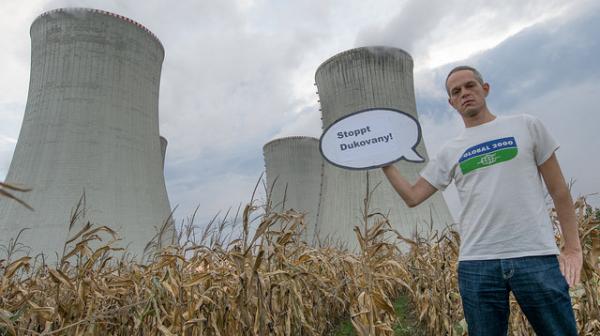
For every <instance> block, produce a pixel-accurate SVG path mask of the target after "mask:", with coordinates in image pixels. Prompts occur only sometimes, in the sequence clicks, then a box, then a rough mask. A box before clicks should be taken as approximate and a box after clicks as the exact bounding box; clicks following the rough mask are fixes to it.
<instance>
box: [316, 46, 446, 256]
mask: <svg viewBox="0 0 600 336" xmlns="http://www.w3.org/2000/svg"><path fill="white" fill-rule="evenodd" d="M412 68H413V61H412V58H411V56H410V55H409V54H407V53H406V52H404V51H403V50H400V49H395V48H387V47H371V48H357V49H352V50H348V51H345V52H342V53H340V54H338V55H335V56H333V57H332V58H330V59H328V60H327V61H325V62H324V63H323V64H321V66H319V68H318V69H317V71H316V75H315V80H316V85H317V88H318V94H319V98H320V102H321V111H322V120H323V129H327V127H329V125H331V124H332V123H333V122H335V121H336V120H337V119H339V118H341V117H344V116H346V115H348V114H351V113H353V112H357V111H360V110H364V109H368V108H391V109H396V110H401V111H403V112H406V113H408V114H410V115H411V116H413V117H415V118H416V119H417V120H418V115H417V111H416V105H415V95H414V88H413V74H412ZM416 150H417V152H418V153H419V154H420V155H421V156H422V157H424V158H425V159H426V160H427V161H428V156H427V151H426V149H425V144H424V143H423V140H422V139H421V141H420V143H419V144H418V145H417V147H416ZM395 166H396V167H398V169H399V170H400V171H401V172H402V174H403V175H404V176H405V177H406V178H407V179H408V180H409V181H410V182H411V183H414V182H416V180H417V178H418V173H419V172H420V171H421V169H423V168H424V166H425V163H413V162H407V161H403V160H401V161H399V162H397V163H395ZM367 179H368V180H369V182H368V183H369V186H370V188H371V189H373V188H374V187H375V186H376V185H377V188H376V189H375V192H373V194H372V198H371V210H372V211H378V212H381V213H383V214H388V213H389V216H388V218H389V219H390V222H391V224H392V226H393V227H394V228H395V229H397V230H398V231H399V232H400V233H401V234H402V235H404V236H406V237H411V236H414V234H415V232H428V231H429V227H430V224H432V225H433V228H434V229H435V228H443V227H445V226H446V225H447V224H448V225H449V224H451V223H453V219H452V216H451V214H450V212H449V210H448V207H447V205H446V203H445V201H444V199H443V197H442V195H441V193H436V194H434V196H433V197H431V198H430V199H429V200H427V201H426V202H424V203H422V204H421V205H419V206H417V207H415V208H412V209H411V208H408V207H407V206H406V205H405V204H404V202H403V201H402V199H401V198H400V196H398V194H397V193H396V191H395V190H394V189H393V187H392V186H391V185H390V183H389V182H388V181H387V179H386V177H385V175H384V174H383V172H382V171H381V169H374V170H369V171H350V170H345V169H341V168H338V167H335V166H333V165H331V164H330V163H328V162H325V163H324V166H323V181H322V184H321V196H320V197H321V198H320V210H319V218H318V220H317V231H318V234H319V237H321V239H324V238H325V237H329V238H331V239H333V240H338V241H340V242H343V243H346V244H348V247H349V248H351V249H352V248H355V247H356V246H358V245H357V244H358V242H357V239H356V235H355V233H354V232H353V227H354V226H356V225H358V226H361V225H362V224H361V223H362V222H361V220H362V213H361V209H363V208H364V205H363V200H364V198H365V195H366V191H367Z"/></svg>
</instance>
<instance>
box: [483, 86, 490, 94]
mask: <svg viewBox="0 0 600 336" xmlns="http://www.w3.org/2000/svg"><path fill="white" fill-rule="evenodd" d="M482 87H483V91H484V92H485V96H486V97H487V95H488V94H489V93H490V84H489V83H483V85H482Z"/></svg>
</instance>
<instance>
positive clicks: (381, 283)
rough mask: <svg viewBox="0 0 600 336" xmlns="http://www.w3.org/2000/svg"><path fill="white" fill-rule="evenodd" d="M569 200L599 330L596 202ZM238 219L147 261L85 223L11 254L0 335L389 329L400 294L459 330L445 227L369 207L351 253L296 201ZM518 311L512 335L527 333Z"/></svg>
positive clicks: (3, 265) (587, 323) (5, 263)
mask: <svg viewBox="0 0 600 336" xmlns="http://www.w3.org/2000/svg"><path fill="white" fill-rule="evenodd" d="M367 203H368V202H367V201H366V200H365V205H368V204H367ZM576 208H577V216H578V221H579V230H580V237H581V242H582V245H583V250H584V269H583V274H582V278H583V281H582V283H581V284H579V285H578V286H577V287H575V288H574V289H572V290H571V296H572V298H573V304H574V308H575V312H576V317H577V322H578V328H579V330H580V335H599V334H600V309H598V307H599V306H600V271H599V260H600V259H599V258H600V221H599V220H598V219H599V216H598V213H599V211H598V210H597V209H596V210H594V209H592V208H591V207H589V206H588V205H587V204H586V203H585V201H584V200H583V199H580V200H578V201H577V202H576ZM365 209H368V206H365ZM259 210H261V211H260V213H261V214H260V215H259V216H255V215H256V214H257V213H258V212H259ZM551 215H552V214H551ZM236 217H237V216H236ZM239 217H240V218H239V220H237V221H236V220H234V221H232V222H241V224H240V225H241V227H240V229H239V232H241V233H240V235H239V238H237V239H233V240H232V239H225V238H226V237H224V235H223V232H224V230H223V229H224V226H225V225H227V221H226V220H223V221H222V222H212V223H211V225H210V226H208V227H207V228H206V229H205V230H204V232H203V234H202V235H201V237H198V239H196V238H195V237H194V235H193V225H192V224H191V223H190V225H188V226H187V227H186V228H184V230H183V232H182V233H181V235H182V237H181V241H182V242H184V243H183V244H182V245H181V246H172V247H169V248H166V249H163V250H162V251H160V253H157V254H156V255H155V256H154V259H153V261H152V262H151V263H148V264H145V265H141V264H137V263H134V262H131V261H128V260H126V259H124V258H121V259H114V258H113V257H111V256H110V254H111V252H112V250H113V247H112V241H113V239H114V238H115V233H114V232H112V231H111V230H110V229H109V228H107V227H93V226H91V225H86V226H84V227H83V228H81V231H79V232H78V233H77V234H75V235H74V236H73V237H71V239H70V242H69V244H68V248H67V249H66V250H65V253H64V254H63V257H62V258H61V260H60V262H59V263H58V264H57V265H54V266H51V265H45V264H40V260H39V259H31V258H30V257H22V258H19V259H16V260H12V259H11V257H10V253H9V257H8V258H7V259H3V260H0V334H2V335H4V334H8V335H223V336H226V335H328V334H330V333H331V332H332V331H333V330H334V329H335V328H336V326H337V325H338V324H339V323H340V322H341V321H344V320H348V319H349V320H351V323H352V326H353V327H354V329H355V332H356V334H358V335H394V329H393V326H394V322H395V319H396V312H395V309H394V305H393V302H394V301H395V299H396V298H398V297H399V296H400V295H401V294H402V295H404V296H406V297H408V299H409V305H410V306H411V310H412V311H413V312H414V315H415V319H417V320H418V321H420V329H422V330H423V331H424V333H425V334H427V335H464V334H466V332H465V326H466V324H465V321H464V318H463V316H462V309H461V304H460V297H459V295H458V289H457V281H456V272H455V268H456V260H457V253H458V244H459V238H458V235H457V234H456V232H454V231H452V230H451V228H449V229H448V230H446V231H444V232H432V233H431V235H430V236H429V237H420V238H418V239H408V238H406V237H402V236H400V235H399V234H397V233H396V232H395V231H394V230H392V229H391V226H390V225H389V223H388V222H387V220H386V219H385V218H383V217H381V216H380V215H376V214H370V213H368V212H367V211H365V213H364V214H363V223H360V224H359V225H357V226H356V227H355V232H356V238H357V239H358V241H359V242H360V246H361V251H360V253H358V254H352V253H349V252H347V251H344V250H342V249H339V248H336V247H334V246H326V244H322V246H320V247H311V246H308V245H306V244H305V243H303V242H302V241H301V240H300V239H299V237H300V234H301V232H302V230H303V228H304V222H303V220H304V219H303V216H302V215H301V214H298V213H295V212H292V211H288V212H284V213H274V212H270V211H269V210H268V207H267V208H265V207H263V208H260V209H259V207H258V206H256V205H254V204H249V205H247V206H246V207H245V208H244V209H243V210H242V211H241V214H240V215H239ZM254 217H256V225H253V223H252V219H251V218H254ZM553 219H554V220H555V217H553ZM367 222H369V223H371V224H370V225H366V224H365V223H367ZM253 227H254V228H253ZM390 235H391V236H394V237H396V238H397V239H395V240H393V241H389V242H388V241H387V240H386V239H384V237H389V236H390ZM557 241H558V242H559V243H560V237H559V236H557ZM98 242H100V244H99V245H98ZM103 242H104V243H103ZM92 243H93V244H95V246H99V247H98V248H95V249H92V248H90V246H91V244H92ZM102 244H105V245H102ZM400 244H408V245H410V246H411V250H410V252H409V253H406V254H403V253H401V252H400V250H399V249H398V246H399V245H400ZM5 248H7V247H6V246H5ZM6 252H10V251H9V250H7V251H6ZM513 303H514V302H513ZM517 310H518V308H517V307H516V305H515V307H514V309H513V314H511V321H510V324H511V334H512V335H530V334H531V331H530V330H529V327H528V325H527V322H526V321H525V319H524V317H523V316H522V314H520V313H517Z"/></svg>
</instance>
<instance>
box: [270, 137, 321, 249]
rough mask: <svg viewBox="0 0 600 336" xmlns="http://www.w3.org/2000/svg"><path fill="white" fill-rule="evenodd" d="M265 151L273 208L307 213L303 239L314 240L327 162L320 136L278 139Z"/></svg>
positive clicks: (279, 210)
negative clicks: (323, 170)
mask: <svg viewBox="0 0 600 336" xmlns="http://www.w3.org/2000/svg"><path fill="white" fill-rule="evenodd" d="M263 153H264V157H265V169H266V175H267V188H268V190H267V192H269V191H271V202H272V205H273V210H274V211H277V212H281V211H285V210H288V209H294V210H296V211H298V212H302V213H305V214H306V215H305V217H304V219H305V223H306V229H305V231H304V235H303V239H304V240H305V241H306V242H308V243H313V239H314V234H315V226H316V221H317V211H318V207H319V192H320V188H321V169H322V166H323V158H322V157H321V154H320V152H319V140H318V139H315V138H311V137H300V136H295V137H288V138H281V139H275V140H273V141H271V142H268V143H267V144H265V145H264V147H263Z"/></svg>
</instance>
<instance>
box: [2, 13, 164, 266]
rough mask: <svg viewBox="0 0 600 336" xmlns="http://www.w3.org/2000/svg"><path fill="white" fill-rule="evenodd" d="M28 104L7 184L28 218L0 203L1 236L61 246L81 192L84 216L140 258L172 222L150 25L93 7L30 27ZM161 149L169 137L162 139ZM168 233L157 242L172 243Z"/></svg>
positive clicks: (35, 248)
mask: <svg viewBox="0 0 600 336" xmlns="http://www.w3.org/2000/svg"><path fill="white" fill-rule="evenodd" d="M30 33H31V44H32V45H31V78H30V82H29V94H28V98H27V107H26V109H25V116H24V118H23V125H22V127H21V132H20V134H19V140H18V142H17V146H16V149H15V152H14V155H13V159H12V162H11V165H10V169H9V172H8V175H7V177H6V182H8V183H13V184H19V185H24V186H28V187H30V188H32V189H33V191H31V192H29V193H25V194H23V199H24V201H25V202H27V203H28V204H30V205H31V206H32V207H33V208H34V209H35V211H33V212H31V211H29V210H27V209H25V208H24V207H22V206H21V205H19V204H17V203H16V202H11V201H7V200H6V199H0V240H2V242H3V243H4V242H5V241H7V240H8V239H9V238H11V237H15V236H16V235H17V233H18V232H19V231H20V230H21V229H23V228H28V229H29V230H26V231H25V232H23V234H22V235H21V240H20V242H21V243H23V244H25V245H27V246H29V247H30V248H31V252H30V253H31V255H36V254H37V253H39V252H44V253H45V255H46V256H47V257H48V258H54V257H55V253H56V252H58V254H59V255H60V253H61V252H62V250H63V246H64V243H65V241H66V239H67V238H68V237H69V236H70V235H72V234H74V233H76V232H77V231H78V229H79V227H80V225H81V223H78V224H76V225H75V226H74V227H73V228H72V229H71V230H70V231H69V217H70V215H71V212H72V209H73V208H74V207H75V206H76V204H77V202H78V200H79V199H80V198H81V197H82V195H83V194H84V193H85V205H86V208H85V216H86V217H85V220H86V221H90V222H92V223H93V224H97V225H106V226H109V227H111V228H112V229H114V230H115V231H117V232H118V234H119V235H120V237H121V238H122V239H123V240H122V242H120V244H119V245H120V246H122V247H127V252H129V253H130V254H131V255H134V256H137V258H138V259H140V258H141V256H142V253H143V251H144V248H145V247H146V245H147V243H148V242H149V241H150V240H151V239H152V238H153V237H155V235H156V234H157V233H158V230H159V228H161V226H162V225H163V223H165V221H166V220H167V218H169V213H170V206H169V200H168V197H167V192H166V188H165V181H164V175H163V161H162V160H163V155H164V149H165V148H166V147H163V149H162V151H163V154H161V140H160V137H159V130H158V92H159V81H160V72H161V65H162V61H163V58H164V49H163V47H162V44H161V43H160V41H159V40H158V39H157V38H156V36H154V35H153V34H152V33H151V32H150V31H149V30H148V29H146V28H144V27H143V26H142V25H141V24H139V23H136V22H134V21H132V20H130V19H128V18H125V17H122V16H119V15H116V14H112V13H108V12H104V11H100V10H92V9H59V10H54V11H51V12H48V13H45V14H42V15H41V16H39V17H38V18H37V19H36V20H35V21H34V22H33V24H32V25H31V32H30ZM163 142H164V146H166V140H165V141H163ZM173 234H174V227H173V225H172V224H170V225H168V226H167V227H166V230H164V232H163V235H162V243H163V244H164V243H167V242H168V243H170V242H172V239H173Z"/></svg>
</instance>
